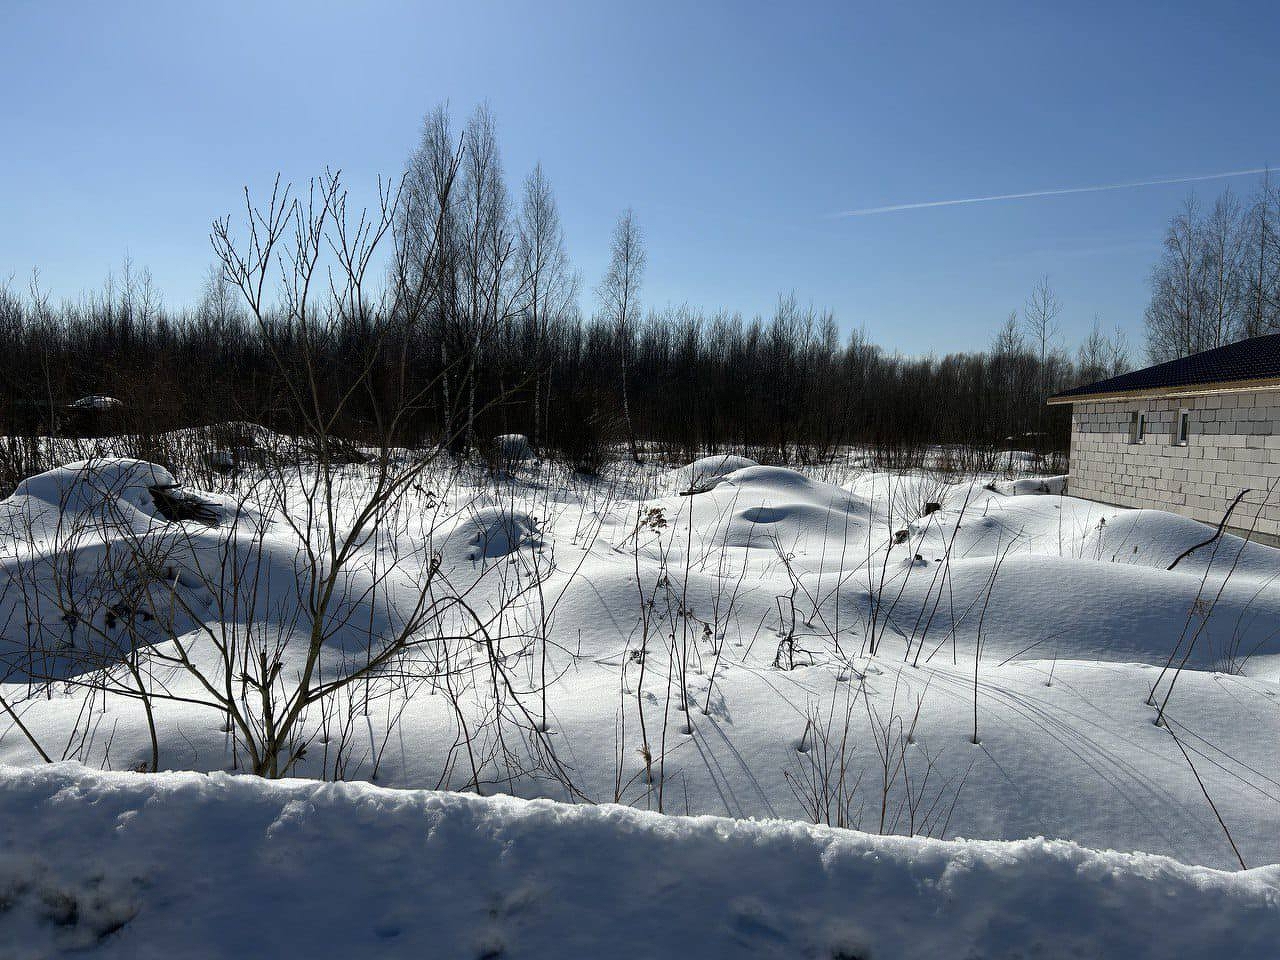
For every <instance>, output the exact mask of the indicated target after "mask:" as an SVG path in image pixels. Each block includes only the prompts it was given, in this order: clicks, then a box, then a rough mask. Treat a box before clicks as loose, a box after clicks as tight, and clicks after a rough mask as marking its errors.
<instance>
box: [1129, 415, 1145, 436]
mask: <svg viewBox="0 0 1280 960" xmlns="http://www.w3.org/2000/svg"><path fill="white" fill-rule="evenodd" d="M1146 436H1147V415H1146V414H1145V413H1139V412H1137V411H1134V412H1133V413H1132V414H1131V415H1130V417H1129V442H1130V443H1142V442H1143V441H1144V440H1145V439H1146Z"/></svg>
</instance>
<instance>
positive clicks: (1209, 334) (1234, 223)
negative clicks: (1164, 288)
mask: <svg viewBox="0 0 1280 960" xmlns="http://www.w3.org/2000/svg"><path fill="white" fill-rule="evenodd" d="M1200 232H1201V240H1200V250H1201V256H1202V257H1203V265H1202V267H1201V284H1202V290H1203V294H1202V296H1203V300H1204V309H1203V320H1202V332H1201V334H1200V337H1199V340H1200V343H1199V345H1198V346H1199V349H1201V350H1211V349H1213V348H1214V347H1221V346H1223V345H1224V344H1228V343H1231V342H1232V341H1234V340H1237V339H1239V337H1240V336H1241V334H1242V332H1243V326H1244V325H1243V323H1242V307H1243V304H1244V268H1245V242H1246V236H1247V234H1246V232H1245V229H1244V224H1243V222H1242V219H1241V212H1240V202H1239V201H1238V200H1237V199H1236V196H1235V194H1234V193H1232V192H1231V190H1230V188H1228V189H1226V190H1224V191H1223V192H1222V194H1221V195H1220V196H1219V197H1218V199H1217V200H1216V201H1215V202H1214V205H1213V210H1212V211H1211V212H1210V213H1209V216H1208V217H1206V218H1205V220H1204V222H1203V223H1202V224H1201V226H1200Z"/></svg>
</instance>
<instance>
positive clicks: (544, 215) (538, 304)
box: [519, 163, 577, 448]
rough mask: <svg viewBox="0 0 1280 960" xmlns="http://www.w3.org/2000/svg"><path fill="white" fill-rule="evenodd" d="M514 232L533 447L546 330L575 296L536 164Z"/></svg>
mask: <svg viewBox="0 0 1280 960" xmlns="http://www.w3.org/2000/svg"><path fill="white" fill-rule="evenodd" d="M519 232H520V242H519V261H520V266H519V270H520V273H521V276H522V278H523V281H522V283H523V286H524V290H525V298H526V299H525V313H526V316H527V318H528V321H529V326H530V331H531V334H532V340H533V356H532V357H531V358H530V359H531V361H532V365H533V374H532V376H533V430H532V436H533V444H534V447H535V448H536V447H537V446H538V444H539V441H540V440H541V438H542V429H543V423H544V420H545V412H544V411H545V406H544V400H546V399H547V395H548V394H549V392H550V389H551V385H550V377H549V370H548V362H547V355H546V354H547V334H548V330H549V329H550V327H551V325H552V324H554V323H557V322H559V321H561V320H563V319H564V318H565V317H566V316H567V314H568V312H569V311H570V310H571V309H572V306H573V301H574V299H575V297H576V295H577V277H576V276H574V274H573V272H572V270H571V269H570V266H569V257H568V255H567V254H566V253H565V249H564V230H563V228H562V227H561V225H560V212H559V210H558V209H557V208H556V199H555V195H554V194H553V193H552V190H551V183H550V181H549V180H547V177H546V174H545V173H544V172H543V170H542V164H541V163H539V164H537V165H536V166H535V167H534V168H533V173H531V174H529V177H528V179H526V180H525V182H524V196H523V198H522V201H521V204H520V220H519Z"/></svg>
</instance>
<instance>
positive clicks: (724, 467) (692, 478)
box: [670, 453, 758, 491]
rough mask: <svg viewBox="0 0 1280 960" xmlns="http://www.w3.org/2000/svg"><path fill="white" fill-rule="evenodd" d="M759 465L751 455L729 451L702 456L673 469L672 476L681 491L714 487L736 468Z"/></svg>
mask: <svg viewBox="0 0 1280 960" xmlns="http://www.w3.org/2000/svg"><path fill="white" fill-rule="evenodd" d="M754 466H758V464H757V463H756V461H754V460H752V459H751V458H750V457H739V456H735V455H733V454H729V453H723V454H718V455H716V456H711V457H701V458H699V459H697V460H695V461H693V463H691V464H689V465H688V466H684V467H680V468H679V469H678V470H673V471H671V474H670V477H671V480H672V482H674V483H675V485H676V486H677V487H679V489H680V490H681V491H685V490H705V489H710V488H711V487H714V486H715V485H716V484H717V483H719V482H720V480H721V479H722V478H723V477H725V476H726V475H728V474H730V473H733V472H734V471H735V470H742V469H744V468H746V467H754Z"/></svg>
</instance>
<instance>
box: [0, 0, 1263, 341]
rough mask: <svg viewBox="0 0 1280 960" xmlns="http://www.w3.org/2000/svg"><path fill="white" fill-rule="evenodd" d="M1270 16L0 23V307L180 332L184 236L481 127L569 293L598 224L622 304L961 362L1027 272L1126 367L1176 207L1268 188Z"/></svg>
mask: <svg viewBox="0 0 1280 960" xmlns="http://www.w3.org/2000/svg"><path fill="white" fill-rule="evenodd" d="M1277 36H1280V4H1274V3H1261V2H1260V3H1255V4H1244V3H1216V4H1213V5H1211V6H1210V5H1206V4H1202V3H1201V4H1191V3H1186V4H1183V3H1165V4H1158V5H1157V4H1149V3H1133V4H1112V3H1100V4H1092V3H1072V4H1054V5H1049V4H1039V3H1008V4H1004V3H976V4H956V3H937V4H924V3H899V4H887V5H876V6H872V5H863V4H851V3H834V4H808V5H804V4H795V5H788V4H777V3H771V4H757V3H710V2H700V3H685V4H670V5H667V4H661V3H643V4H639V3H635V4H626V5H623V4H594V3H583V4H562V3H551V2H540V3H530V4H519V5H516V4H510V5H508V4H496V3H484V2H477V3H448V4H426V3H362V4H358V5H357V4H349V5H339V4H324V3H314V2H310V3H297V4H283V3H281V4H268V3H263V4H237V3H216V4H203V5H200V8H199V9H197V8H196V6H195V5H188V4H181V3H165V4H142V3H127V2H121V3H112V4H107V3H92V4H90V3H85V4H72V3H24V2H15V0H4V2H3V4H0V97H3V102H4V118H5V127H6V133H5V137H4V140H5V146H4V148H3V149H0V185H2V186H0V224H3V229H2V230H0V276H2V275H8V274H13V275H14V276H15V279H16V281H17V282H19V283H25V280H26V277H27V275H28V274H29V272H30V270H31V268H32V267H33V266H38V267H39V268H40V270H41V274H42V277H43V280H44V283H45V285H46V286H48V287H50V288H52V290H53V291H54V292H55V294H57V295H68V296H69V295H74V294H75V293H77V292H78V291H80V290H81V289H84V288H92V287H97V286H98V285H100V283H101V282H102V279H103V277H104V276H105V275H106V273H107V272H108V271H109V270H111V269H112V268H117V269H118V267H119V264H120V262H121V259H122V257H123V256H124V255H125V254H126V253H127V254H128V255H129V256H131V257H132V259H133V261H134V262H135V263H136V264H138V265H145V266H147V267H148V268H149V269H150V270H151V272H152V274H153V276H154V278H155V280H156V282H157V283H158V285H159V286H160V288H161V289H162V290H163V292H164V294H165V297H166V302H168V303H169V304H171V305H182V304H184V303H187V302H189V301H191V300H192V299H193V298H194V296H195V291H196V290H197V289H198V287H199V284H200V282H201V280H202V278H203V276H204V274H205V272H206V271H207V269H208V266H209V264H210V263H211V260H212V257H211V253H210V248H209V244H208V228H209V222H210V220H211V219H212V218H213V217H215V216H217V215H219V214H222V213H224V212H228V211H233V210H235V209H236V208H237V203H238V201H239V196H240V190H241V188H242V187H243V186H244V185H246V184H248V185H249V186H250V187H251V188H261V187H264V186H266V185H268V184H269V183H270V181H271V178H272V177H273V175H274V174H275V172H276V171H280V172H281V173H283V175H284V176H285V177H286V178H292V179H299V180H304V179H305V178H307V177H308V176H310V175H312V174H315V173H317V172H319V171H320V170H322V169H323V168H324V167H325V166H326V165H329V166H333V167H339V168H341V169H342V170H343V171H344V173H345V175H346V177H347V179H348V181H349V182H350V183H351V184H352V186H353V187H354V188H356V191H355V192H356V193H357V195H358V196H367V195H368V192H369V188H370V187H371V185H372V183H373V179H374V177H375V176H376V175H377V174H378V173H384V174H393V175H394V174H397V173H398V172H399V171H400V170H401V168H402V166H403V162H404V158H405V156H406V154H407V153H408V151H409V150H410V148H411V147H412V146H413V143H414V141H415V139H416V137H417V133H418V129H419V124H420V121H421V118H422V115H423V114H424V113H425V112H426V111H427V110H428V109H430V108H431V107H432V106H433V105H434V104H436V103H438V102H440V101H446V100H447V101H448V102H449V103H450V104H451V105H452V106H453V108H454V110H455V113H456V114H458V115H459V117H465V115H466V113H467V112H469V111H470V109H471V108H472V107H473V106H474V105H475V104H476V103H477V102H480V101H488V103H489V104H490V106H491V108H492V110H493V111H494V113H495V114H496V116H497V120H498V123H499V130H500V134H501V140H502V145H503V150H504V159H505V163H506V166H507V169H508V172H509V174H510V175H511V179H512V181H513V183H516V184H518V182H519V180H520V179H521V178H522V177H523V176H524V174H525V173H526V172H527V171H528V169H529V168H530V167H532V165H533V164H534V162H535V161H537V160H541V161H542V162H543V164H544V166H545V168H546V170H547V173H548V175H549V176H550V177H551V179H552V182H553V183H554V185H555V188H556V192H557V196H558V199H559V202H560V205H561V212H562V216H563V219H564V224H565V229H566V233H567V237H568V243H569V250H570V255H571V257H572V258H573V260H574V263H575V266H576V267H577V268H578V269H579V270H580V271H581V272H582V274H583V278H584V281H585V282H584V289H585V290H587V291H590V290H591V289H592V288H593V287H594V285H595V282H596V280H597V278H598V277H599V275H600V273H601V272H602V270H603V268H604V265H605V261H606V258H607V255H608V237H609V231H610V229H611V227H612V224H613V221H614V219H615V218H616V216H617V214H618V213H619V211H620V210H622V209H623V208H624V207H626V206H628V205H629V206H632V207H634V208H635V210H636V214H637V217H638V219H639V222H640V223H641V225H642V227H643V229H644V232H645V235H646V239H647V243H648V250H649V268H648V275H647V281H646V285H645V291H644V294H645V300H646V303H647V304H649V305H651V306H663V305H665V304H668V303H673V304H679V303H689V304H691V305H694V306H701V307H706V308H708V309H710V308H715V307H720V306H724V307H728V308H731V309H736V310H740V311H742V312H743V313H746V314H753V313H756V312H767V311H768V310H769V309H770V308H771V306H772V304H773V303H774V301H775V299H776V297H777V295H778V294H779V293H780V292H786V291H791V290H794V291H795V293H796V294H797V296H799V297H800V299H801V300H802V301H806V302H812V303H814V304H815V305H817V306H822V307H829V308H831V309H832V310H834V311H835V312H836V314H837V316H838V317H839V319H840V321H841V323H842V325H843V326H845V327H846V328H849V327H855V326H861V327H865V329H866V330H867V332H868V334H869V335H870V336H871V337H872V338H873V339H874V340H876V341H878V342H880V343H882V344H884V345H885V346H887V347H889V348H891V349H901V350H903V351H906V352H910V353H925V352H929V351H935V352H945V351H948V350H955V349H965V348H973V347H981V346H983V345H985V344H986V343H987V342H988V340H989V339H990V336H991V334H992V332H993V331H994V329H995V328H996V327H997V326H998V324H999V323H1000V322H1001V321H1002V320H1003V318H1004V317H1005V315H1007V313H1008V312H1009V310H1011V309H1014V308H1018V307H1020V306H1021V304H1022V302H1023V300H1024V299H1025V297H1026V294H1027V293H1028V291H1029V290H1030V287H1031V285H1032V283H1033V282H1034V281H1035V279H1036V278H1037V277H1039V276H1040V275H1042V274H1048V275H1049V276H1050V279H1051V282H1052V283H1053V285H1054V286H1055V287H1056V289H1057V290H1058V293H1059V296H1060V298H1061V300H1062V302H1063V305H1064V312H1063V316H1062V324H1063V333H1064V337H1065V339H1067V340H1069V341H1072V342H1074V341H1075V340H1077V339H1079V337H1080V336H1082V335H1083V333H1084V332H1085V331H1086V330H1087V328H1088V326H1089V324H1090V323H1091V322H1092V319H1093V316H1094V315H1095V314H1098V315H1099V316H1100V317H1101V318H1102V321H1103V323H1104V324H1105V325H1106V326H1108V327H1110V326H1113V325H1116V324H1118V325H1120V326H1122V327H1124V328H1125V329H1127V330H1128V331H1129V333H1130V336H1131V338H1132V339H1133V340H1134V341H1135V343H1140V341H1141V315H1142V309H1143V306H1144V305H1145V302H1146V299H1147V275H1148V272H1149V270H1150V267H1151V264H1152V263H1153V262H1154V260H1155V258H1156V256H1157V255H1158V251H1159V242H1160V237H1161V234H1162V231H1163V229H1164V226H1165V224H1166V222H1167V220H1168V218H1169V217H1170V215H1171V214H1172V213H1173V212H1174V211H1175V209H1176V208H1177V206H1178V205H1179V204H1180V202H1181V201H1182V199H1183V197H1184V196H1185V195H1186V193H1187V192H1188V190H1190V189H1192V187H1193V186H1194V188H1195V189H1196V190H1197V191H1198V192H1199V193H1200V194H1201V196H1202V197H1204V198H1206V199H1209V198H1212V196H1214V195H1215V194H1216V193H1217V191H1218V190H1220V189H1221V188H1222V187H1224V186H1226V185H1227V184H1230V185H1231V186H1232V187H1233V188H1234V189H1237V190H1240V191H1246V192H1247V191H1248V190H1249V189H1251V188H1252V186H1253V182H1254V179H1253V178H1247V177H1240V178H1235V179H1229V180H1216V181H1209V182H1205V183H1200V184H1196V185H1186V184H1165V185H1157V186H1150V187H1145V188H1134V189H1124V190H1112V191H1105V192H1097V193H1077V194H1069V195H1065V196H1056V197H1049V198H1042V199H1028V200H1019V201H1002V202H991V203H981V204H970V205H960V206H948V207H934V208H926V209H916V210H904V211H899V212H892V213H884V214H878V215H870V216H859V217H845V218H841V217H837V216H834V214H836V213H838V212H839V211H845V210H850V209H862V208H867V207H876V206H882V205H894V204H903V203H913V202H921V201H931V200H940V199H951V198H963V197H974V196H986V195H992V194H1005V193H1014V192H1026V191H1038V190H1052V189H1060V188H1069V187H1078V186H1089V185H1096V184H1110V183H1118V182H1130V181H1144V180H1150V179H1158V178H1172V177H1180V176H1194V175H1203V174H1212V173H1217V172H1221V171H1230V170H1241V169H1247V168H1253V167H1261V166H1264V165H1267V164H1270V165H1272V166H1280V125H1278V124H1277V123H1276V122H1275V117H1276V103H1277V100H1276V97H1277V91H1278V90H1280V56H1277V54H1276V44H1275V39H1276V37H1277Z"/></svg>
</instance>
